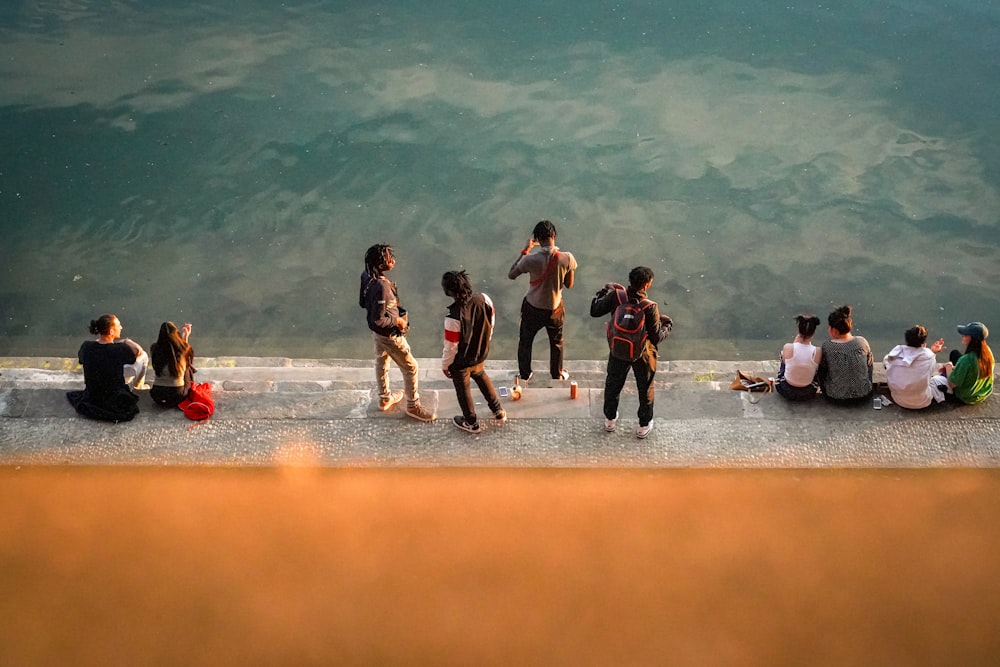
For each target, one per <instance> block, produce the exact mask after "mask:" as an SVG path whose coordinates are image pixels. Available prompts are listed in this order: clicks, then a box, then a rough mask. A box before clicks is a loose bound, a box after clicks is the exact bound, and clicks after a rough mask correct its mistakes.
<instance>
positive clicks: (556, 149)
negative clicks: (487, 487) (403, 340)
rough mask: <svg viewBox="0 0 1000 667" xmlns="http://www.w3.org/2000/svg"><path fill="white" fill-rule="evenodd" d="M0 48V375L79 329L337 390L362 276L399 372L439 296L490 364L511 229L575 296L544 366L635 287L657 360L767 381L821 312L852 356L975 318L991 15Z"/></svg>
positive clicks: (983, 227)
mask: <svg viewBox="0 0 1000 667" xmlns="http://www.w3.org/2000/svg"><path fill="white" fill-rule="evenodd" d="M942 26H943V27H942ZM0 29H2V31H0V34H2V37H3V39H2V40H0V76H2V77H3V80H4V82H5V85H4V88H3V90H2V91H0V125H2V128H3V129H0V133H2V136H3V146H4V150H2V151H0V174H2V176H0V210H2V211H3V215H2V216H0V232H2V234H3V238H4V243H3V246H2V247H0V267H2V268H0V276H2V279H0V304H2V306H0V308H2V314H3V319H2V321H0V337H2V338H0V354H10V353H12V352H22V353H23V352H26V351H38V352H46V353H58V354H67V355H71V354H72V353H73V351H74V350H75V349H76V345H77V342H69V341H78V340H79V338H80V337H82V336H83V335H84V334H85V328H86V323H87V322H89V320H90V319H91V318H92V317H94V316H95V315H97V314H98V313H100V312H105V311H112V312H117V313H118V314H119V315H121V316H122V317H123V318H124V319H126V320H127V321H128V322H129V328H130V331H131V332H133V334H135V335H140V334H139V332H142V331H146V332H147V334H146V338H148V339H149V340H152V338H153V337H154V336H155V332H156V327H157V326H158V324H159V323H160V322H161V321H163V320H164V319H173V320H175V321H191V322H194V323H195V325H196V331H197V333H198V336H199V339H198V351H199V353H200V354H213V353H216V354H221V353H254V354H295V355H298V356H368V355H369V353H370V351H369V347H370V342H369V338H368V335H367V330H366V328H365V326H364V322H363V319H362V315H363V313H362V311H361V310H360V309H359V308H358V307H357V296H356V290H357V276H358V273H359V272H360V269H361V257H362V255H363V253H364V250H365V248H367V247H368V246H369V245H371V244H372V243H374V242H387V243H390V244H392V245H394V246H395V247H396V250H397V256H398V258H399V265H398V266H397V268H396V269H395V271H394V278H395V279H396V280H397V282H398V283H399V285H400V293H401V297H402V299H403V301H404V303H405V304H406V305H407V306H408V307H409V309H410V312H411V313H412V316H413V322H414V329H413V332H412V334H411V337H410V338H411V343H412V344H413V345H414V348H415V351H416V353H417V354H418V356H436V355H437V354H438V351H439V337H440V331H439V329H440V318H441V317H442V316H443V308H444V306H445V301H444V299H443V298H442V296H441V295H440V290H439V289H438V286H437V285H438V279H439V277H440V274H441V273H442V272H443V271H445V270H447V269H452V268H458V267H467V268H468V269H469V270H470V273H471V275H472V277H473V278H474V279H475V280H476V281H477V288H478V289H484V290H485V291H487V292H489V293H490V294H491V295H492V296H493V298H494V301H495V302H496V303H497V306H498V309H499V315H500V318H499V322H498V333H497V351H496V352H495V353H494V357H505V358H513V357H514V347H515V344H516V343H515V340H516V332H517V308H518V304H519V303H520V297H521V294H522V292H523V289H524V287H523V286H522V285H518V284H515V283H512V282H510V281H508V280H507V279H506V277H505V274H506V269H507V267H508V266H509V264H510V262H511V261H512V260H513V258H514V256H515V254H516V253H517V251H518V249H519V248H520V247H521V244H522V243H523V241H524V238H526V237H527V235H528V233H529V231H530V229H531V227H532V226H533V224H534V222H536V221H537V220H538V219H541V218H549V219H551V220H553V221H555V222H556V224H557V225H558V227H559V231H560V236H559V243H560V244H561V245H562V246H563V247H565V248H566V249H568V250H571V251H572V252H573V253H574V254H575V255H576V256H577V258H578V260H579V262H580V272H579V274H578V279H577V280H578V285H577V288H576V289H574V290H573V291H571V292H570V293H568V294H567V304H568V308H569V313H570V314H569V317H568V323H567V335H568V342H567V355H568V357H569V358H571V359H572V358H594V357H601V356H603V355H604V344H603V341H602V339H601V336H600V323H598V322H595V321H592V320H590V318H589V317H587V305H588V303H589V298H590V296H591V295H592V293H593V291H594V290H596V289H597V288H598V287H599V286H600V285H602V284H603V283H604V282H605V281H607V280H612V279H613V280H624V278H625V276H626V275H627V272H628V269H629V268H630V267H631V266H634V265H636V264H640V263H642V264H647V265H650V266H652V267H653V268H654V270H656V272H657V278H656V282H655V283H654V288H653V291H652V294H651V296H653V297H654V298H656V299H657V300H658V301H660V302H661V303H663V302H666V303H667V304H668V305H667V306H666V308H665V310H666V312H669V313H670V314H671V316H672V317H673V318H674V320H675V322H676V327H675V333H674V337H673V341H672V342H671V343H670V344H668V345H667V346H666V347H665V350H666V354H667V356H668V357H676V356H697V357H722V358H736V357H740V356H753V357H760V356H762V355H766V356H769V357H770V356H774V355H775V354H777V350H778V347H779V344H780V342H781V341H784V340H785V339H786V338H788V337H789V336H790V333H791V332H792V324H791V320H790V317H791V316H792V315H794V314H795V313H797V312H800V311H803V310H805V311H811V312H817V313H819V314H820V315H821V316H825V314H826V313H827V312H828V311H829V310H830V308H831V306H834V305H839V304H841V303H851V304H853V305H854V306H855V309H856V310H855V312H856V314H857V327H858V332H859V333H861V334H863V335H865V336H866V337H868V338H869V340H870V341H871V342H872V345H873V348H874V349H875V350H876V353H877V355H878V354H879V353H878V350H881V349H882V348H885V349H888V347H890V346H891V345H892V344H894V343H896V342H898V340H897V339H899V338H900V336H901V333H902V331H903V330H904V329H905V328H907V327H908V326H910V325H912V324H913V323H914V322H922V323H924V324H925V325H927V326H928V328H929V329H930V332H931V335H932V336H939V335H944V336H945V337H946V339H947V338H948V336H949V334H950V333H951V332H953V328H952V327H953V325H954V324H956V323H958V322H965V321H969V320H975V319H979V320H986V321H989V318H990V316H991V313H995V312H997V311H998V308H997V306H998V297H997V296H996V295H995V293H994V290H993V289H991V288H992V285H993V284H995V282H996V279H997V277H998V276H997V272H998V270H997V263H996V261H995V258H996V245H997V240H998V229H1000V225H998V219H997V218H998V211H1000V195H998V179H997V174H998V173H1000V165H998V164H997V157H996V156H997V155H1000V151H998V150H997V146H996V141H997V140H996V137H997V136H998V134H997V132H996V130H997V129H998V128H997V121H996V120H995V119H994V117H993V114H991V113H986V112H984V104H988V103H995V102H997V100H996V99H995V96H996V94H997V93H996V87H995V86H988V85H985V82H995V81H997V80H998V78H997V75H998V74H1000V72H998V65H997V63H1000V53H997V51H998V50H1000V40H998V39H996V36H997V34H998V31H1000V10H997V9H996V8H994V7H989V6H987V7H981V6H979V5H977V4H974V3H957V4H956V3H951V4H950V5H949V7H948V8H942V9H937V8H934V7H928V6H923V5H920V4H915V3H909V2H887V3H880V5H879V6H878V7H875V8H873V7H872V6H871V5H870V3H861V2H856V3H852V2H848V3H842V4H840V5H838V9H837V10H836V11H834V10H832V9H824V8H822V7H820V6H812V7H808V8H790V7H781V8H774V9H768V8H760V7H757V8H750V7H745V6H744V3H729V2H718V1H717V2H709V3H707V4H706V3H698V4H694V3H691V5H690V6H683V5H675V6H674V7H673V8H671V9H667V8H659V7H657V6H655V5H652V4H649V3H644V2H624V3H616V4H614V5H606V4H604V3H582V4H581V3H573V4H572V5H569V4H567V3H559V2H549V3H544V4H542V5H540V6H539V7H535V8H532V9H531V10H530V11H529V10H527V9H524V8H522V7H521V6H520V5H507V4H505V3H501V4H499V5H494V6H491V7H483V8H475V9H470V8H469V7H467V6H465V5H464V4H463V5H462V6H461V7H459V6H457V5H456V6H451V5H449V4H447V3H445V4H443V5H437V6H436V7H435V8H433V9H427V8H425V7H421V6H420V5H419V4H414V3H409V2H387V3H383V4H378V5H371V4H369V3H342V2H337V3H332V2H308V3H306V2H290V3H284V4H282V5H281V6H280V7H278V6H274V5H273V3H265V2H256V3H254V2H250V3H239V4H238V5H236V4H233V3H227V2H208V3H190V2H166V3H157V4H156V6H155V7H152V6H147V5H146V4H145V3H138V2H116V3H91V2H84V1H73V2H70V1H63V2H22V3H15V4H14V5H12V6H8V7H7V8H5V9H3V10H0ZM935 53H936V54H938V55H939V56H940V57H937V58H935V57H933V54H935ZM944 54H946V55H944ZM956 63H963V66H962V67H955V65H956ZM992 108H995V104H993V105H992ZM140 337H141V336H140ZM146 342H147V343H148V341H146ZM949 344H952V345H954V344H957V340H956V341H951V340H949Z"/></svg>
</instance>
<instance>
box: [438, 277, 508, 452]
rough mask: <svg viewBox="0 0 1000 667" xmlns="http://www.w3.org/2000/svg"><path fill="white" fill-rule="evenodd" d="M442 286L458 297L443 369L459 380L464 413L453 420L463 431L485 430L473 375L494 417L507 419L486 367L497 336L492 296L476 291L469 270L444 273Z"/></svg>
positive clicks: (447, 321) (447, 326)
mask: <svg viewBox="0 0 1000 667" xmlns="http://www.w3.org/2000/svg"><path fill="white" fill-rule="evenodd" d="M441 288H442V289H443V290H444V293H445V294H446V295H447V296H449V297H451V298H452V299H454V302H453V303H452V304H451V305H450V306H448V313H447V315H445V318H444V349H443V350H442V352H441V370H442V371H443V372H444V374H445V376H446V377H449V378H451V380H452V382H453V383H454V384H455V393H456V394H458V405H459V407H460V408H461V409H462V414H461V415H457V416H456V417H455V418H454V420H453V423H454V424H455V426H457V427H458V428H460V429H462V430H463V431H467V432H469V433H481V432H482V430H483V427H482V425H481V424H480V423H479V420H478V418H477V417H476V408H475V405H474V404H473V402H472V390H471V388H470V386H469V378H470V377H471V378H472V379H473V380H475V382H476V385H478V386H479V391H481V392H482V393H483V397H484V398H486V404H487V405H488V406H489V407H490V410H492V411H493V418H494V419H495V420H496V421H497V422H500V423H502V422H504V421H506V419H507V414H506V413H505V412H504V411H503V408H501V407H500V398H499V397H498V396H497V392H496V389H495V388H494V387H493V382H492V381H491V380H490V376H489V375H487V374H486V370H485V368H484V364H485V362H486V357H487V356H489V353H490V339H491V338H492V336H493V323H494V320H495V311H494V309H493V302H492V301H491V300H490V297H489V296H487V295H485V294H480V293H476V292H473V291H472V284H471V283H470V282H469V276H468V274H466V273H465V271H448V272H447V273H445V274H444V276H442V277H441Z"/></svg>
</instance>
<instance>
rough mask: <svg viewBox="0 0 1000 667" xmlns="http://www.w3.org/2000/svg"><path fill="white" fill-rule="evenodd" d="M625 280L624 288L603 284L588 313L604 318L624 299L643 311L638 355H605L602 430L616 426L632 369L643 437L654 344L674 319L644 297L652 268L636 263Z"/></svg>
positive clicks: (649, 425)
mask: <svg viewBox="0 0 1000 667" xmlns="http://www.w3.org/2000/svg"><path fill="white" fill-rule="evenodd" d="M628 280H629V286H628V289H627V290H626V289H625V288H623V287H622V286H621V285H618V284H615V283H608V284H606V285H605V286H604V288H603V289H602V290H601V291H600V292H598V293H597V295H596V296H595V297H594V299H593V301H591V302H590V315H591V317H603V316H604V315H608V314H613V313H614V312H615V311H616V310H617V309H618V306H619V305H622V303H623V302H631V303H633V304H636V305H637V306H639V308H640V309H641V311H642V315H643V325H644V329H645V340H644V341H643V342H642V348H641V350H640V351H639V353H638V354H637V358H636V359H634V360H632V361H629V360H627V359H623V358H619V357H618V356H616V355H615V354H614V353H611V354H609V355H608V374H607V378H606V379H605V381H604V430H605V431H609V432H610V431H614V430H615V429H616V428H617V427H618V400H619V396H620V395H621V391H622V388H623V387H624V386H625V380H626V379H627V378H628V371H629V368H631V369H632V373H633V374H634V375H635V384H636V387H637V389H638V390H639V411H638V416H639V426H638V427H637V428H636V430H635V437H637V438H645V437H646V436H647V435H649V432H650V431H652V430H653V398H654V393H655V392H654V386H653V378H654V377H655V375H656V357H657V345H659V344H660V343H661V342H662V341H663V340H664V339H665V338H666V337H667V335H669V333H670V329H671V327H672V326H673V322H672V321H671V319H670V317H669V316H667V315H663V316H661V315H660V310H659V307H658V306H657V305H656V302H655V301H651V300H650V299H647V298H646V290H648V289H649V287H650V285H652V284H653V270H652V269H650V268H649V267H646V266H637V267H635V268H634V269H632V270H631V271H630V272H629V274H628ZM609 326H611V325H610V324H609ZM609 338H610V336H609Z"/></svg>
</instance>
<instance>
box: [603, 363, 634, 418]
mask: <svg viewBox="0 0 1000 667" xmlns="http://www.w3.org/2000/svg"><path fill="white" fill-rule="evenodd" d="M628 369H629V364H628V362H627V361H622V360H621V359H615V358H614V357H611V356H609V357H608V375H607V377H606V378H605V379H604V418H605V419H618V400H619V397H620V396H621V393H622V387H624V386H625V380H626V379H627V378H628Z"/></svg>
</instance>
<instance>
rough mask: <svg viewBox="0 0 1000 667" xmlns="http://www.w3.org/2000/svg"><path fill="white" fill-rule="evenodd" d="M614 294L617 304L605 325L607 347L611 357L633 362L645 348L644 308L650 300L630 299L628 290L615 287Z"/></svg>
mask: <svg viewBox="0 0 1000 667" xmlns="http://www.w3.org/2000/svg"><path fill="white" fill-rule="evenodd" d="M615 295H616V296H617V297H618V305H617V306H616V307H615V311H614V313H612V315H611V321H610V322H608V325H607V333H608V347H610V348H611V356H612V357H615V358H617V359H622V360H623V361H628V362H633V361H636V360H637V359H638V358H639V357H641V356H642V352H643V350H645V349H646V338H647V336H646V311H645V308H646V306H648V305H649V304H650V303H652V302H651V301H650V300H649V299H643V300H642V301H639V302H636V301H630V300H629V298H628V292H626V291H625V290H623V289H615Z"/></svg>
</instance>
